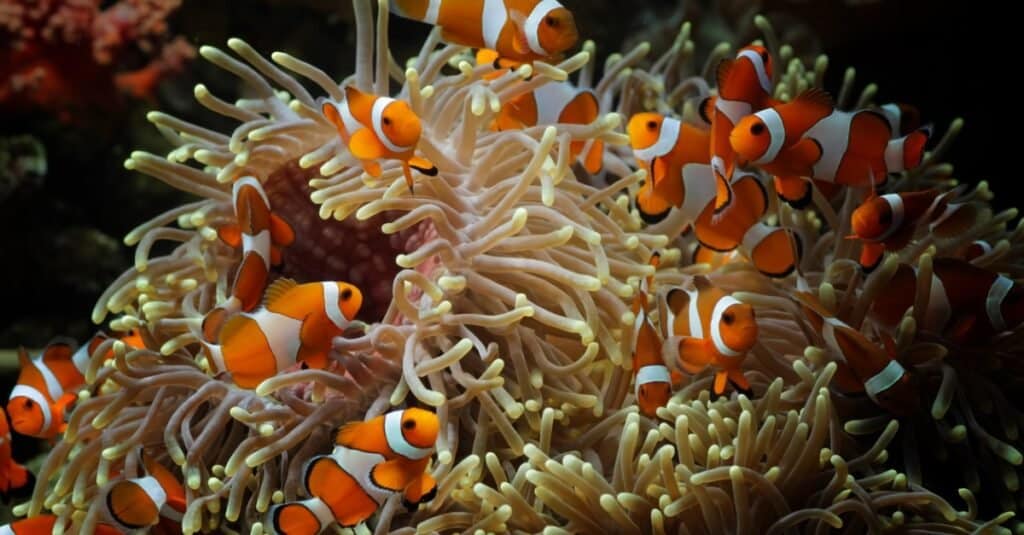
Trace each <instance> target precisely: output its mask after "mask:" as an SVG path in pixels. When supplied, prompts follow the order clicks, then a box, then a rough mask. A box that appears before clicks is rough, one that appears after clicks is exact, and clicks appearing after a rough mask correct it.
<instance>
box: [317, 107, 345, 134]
mask: <svg viewBox="0 0 1024 535" xmlns="http://www.w3.org/2000/svg"><path fill="white" fill-rule="evenodd" d="M320 111H322V112H323V114H324V117H326V118H327V120H328V121H329V122H330V123H331V124H333V125H334V128H335V129H336V130H337V131H338V135H339V136H341V139H348V136H349V134H348V131H347V130H346V129H345V121H344V120H343V119H342V118H341V113H340V112H339V111H338V107H337V106H335V105H334V103H333V102H326V101H325V102H324V103H323V104H322V105H321V106H320Z"/></svg>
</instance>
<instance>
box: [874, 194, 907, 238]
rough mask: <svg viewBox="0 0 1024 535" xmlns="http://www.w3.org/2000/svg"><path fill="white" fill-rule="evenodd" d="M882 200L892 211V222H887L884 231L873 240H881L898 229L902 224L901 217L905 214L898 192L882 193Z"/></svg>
mask: <svg viewBox="0 0 1024 535" xmlns="http://www.w3.org/2000/svg"><path fill="white" fill-rule="evenodd" d="M882 200H883V201H885V203H886V204H888V205H889V211H890V212H892V222H891V223H889V228H887V229H885V232H883V233H882V235H881V236H879V237H878V238H876V239H875V240H874V241H883V240H885V239H886V238H888V237H889V236H892V235H893V234H895V233H896V231H897V230H899V228H900V225H902V224H903V217H904V215H905V214H906V211H905V209H904V206H903V197H900V196H899V194H898V193H887V194H885V195H882Z"/></svg>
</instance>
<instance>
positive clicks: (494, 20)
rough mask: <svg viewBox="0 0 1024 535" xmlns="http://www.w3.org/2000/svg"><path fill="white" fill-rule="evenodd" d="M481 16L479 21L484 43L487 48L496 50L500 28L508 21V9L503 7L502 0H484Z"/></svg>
mask: <svg viewBox="0 0 1024 535" xmlns="http://www.w3.org/2000/svg"><path fill="white" fill-rule="evenodd" d="M483 18H484V20H482V21H480V23H481V29H482V31H483V38H484V44H485V45H487V48H491V49H495V50H497V48H498V38H500V37H501V30H502V29H503V28H504V27H505V24H506V23H507V22H508V10H507V9H506V8H505V2H504V0H484V11H483Z"/></svg>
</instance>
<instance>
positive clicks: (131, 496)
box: [106, 479, 163, 529]
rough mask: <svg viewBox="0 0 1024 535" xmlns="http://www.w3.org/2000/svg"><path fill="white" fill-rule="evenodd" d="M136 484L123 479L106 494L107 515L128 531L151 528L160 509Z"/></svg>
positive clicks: (158, 516) (156, 519) (158, 517)
mask: <svg viewBox="0 0 1024 535" xmlns="http://www.w3.org/2000/svg"><path fill="white" fill-rule="evenodd" d="M162 505H163V504H157V503H154V502H153V500H152V498H150V496H149V495H148V494H146V491H145V490H143V487H141V486H140V485H139V483H138V482H136V481H133V480H130V479H124V480H121V481H118V482H117V483H114V485H113V486H112V487H111V488H110V490H109V491H108V492H107V496H106V506H107V514H108V515H110V518H112V519H114V520H115V521H116V522H117V523H118V524H121V525H122V526H123V527H125V528H128V529H142V528H146V527H148V526H152V525H154V524H156V523H157V521H158V520H159V519H160V507H161V506H162Z"/></svg>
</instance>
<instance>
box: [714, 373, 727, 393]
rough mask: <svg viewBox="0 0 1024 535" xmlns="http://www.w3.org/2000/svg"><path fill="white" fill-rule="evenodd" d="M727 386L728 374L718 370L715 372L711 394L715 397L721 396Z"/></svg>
mask: <svg viewBox="0 0 1024 535" xmlns="http://www.w3.org/2000/svg"><path fill="white" fill-rule="evenodd" d="M727 384H729V372H727V371H725V370H718V371H717V372H715V381H714V382H713V383H712V385H711V393H712V394H714V395H715V396H721V395H722V394H724V393H725V387H726V385H727Z"/></svg>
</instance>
